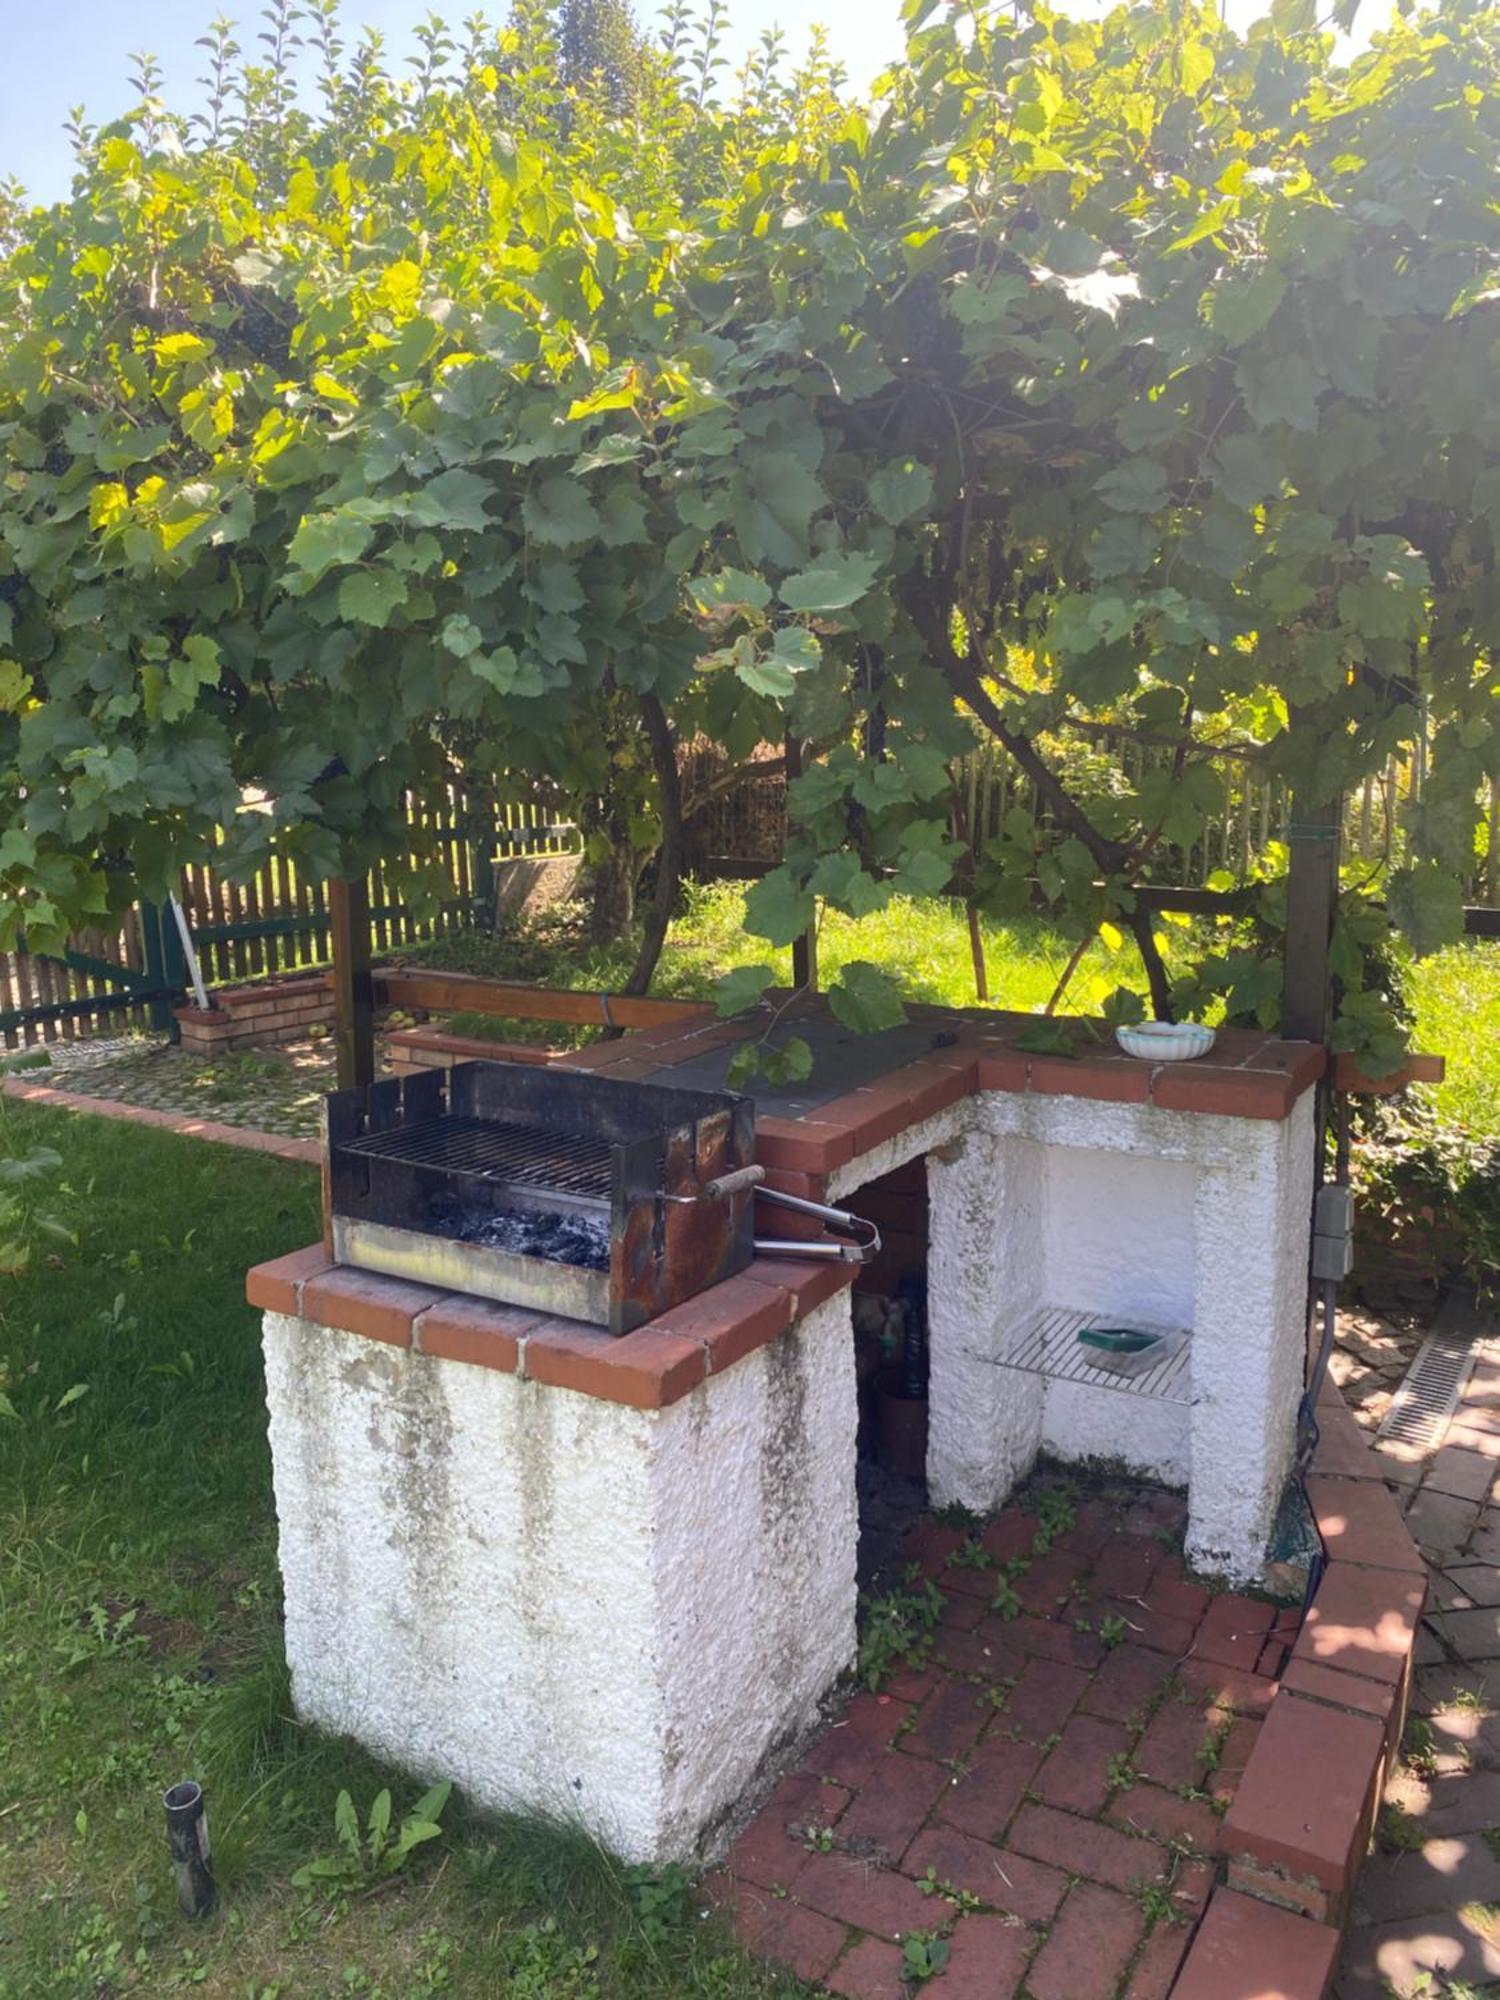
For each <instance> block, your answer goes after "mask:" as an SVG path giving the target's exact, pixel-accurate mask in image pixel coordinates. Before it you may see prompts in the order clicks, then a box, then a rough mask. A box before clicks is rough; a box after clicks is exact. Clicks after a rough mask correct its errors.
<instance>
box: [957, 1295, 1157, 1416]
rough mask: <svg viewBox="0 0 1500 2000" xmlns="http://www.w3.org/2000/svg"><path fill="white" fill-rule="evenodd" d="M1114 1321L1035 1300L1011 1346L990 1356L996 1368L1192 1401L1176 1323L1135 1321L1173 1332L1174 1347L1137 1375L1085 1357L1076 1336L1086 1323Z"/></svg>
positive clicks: (1145, 1327) (1121, 1392)
mask: <svg viewBox="0 0 1500 2000" xmlns="http://www.w3.org/2000/svg"><path fill="white" fill-rule="evenodd" d="M1115 1324H1118V1320H1117V1319H1113V1318H1111V1316H1110V1315H1109V1314H1108V1313H1091V1312H1077V1311H1075V1310H1074V1309H1073V1308H1072V1307H1070V1306H1040V1307H1038V1309H1037V1311H1036V1312H1034V1313H1033V1314H1032V1316H1031V1318H1030V1319H1028V1320H1026V1321H1024V1322H1023V1324H1022V1325H1021V1327H1020V1328H1019V1329H1018V1331H1017V1333H1016V1335H1015V1338H1014V1340H1013V1342H1012V1344H1011V1347H1010V1349H1009V1350H1008V1352H1006V1353H1005V1354H1001V1355H996V1356H995V1357H993V1359H994V1364H995V1366H996V1367H997V1368H1016V1369H1019V1370H1020V1371H1021V1372H1022V1373H1023V1374H1026V1375H1045V1376H1046V1377H1047V1378H1048V1379H1049V1380H1050V1381H1054V1382H1080V1383H1083V1384H1085V1385H1086V1386H1087V1387H1088V1388H1090V1389H1112V1390H1113V1391H1114V1392H1115V1394H1116V1395H1122V1396H1147V1397H1151V1398H1154V1399H1155V1400H1156V1401H1157V1402H1162V1403H1191V1402H1192V1400H1193V1375H1192V1366H1191V1357H1190V1353H1189V1349H1190V1347H1191V1341H1190V1339H1189V1337H1188V1335H1187V1333H1186V1331H1185V1330H1184V1329H1183V1328H1181V1327H1163V1326H1148V1325H1145V1324H1143V1323H1139V1322H1136V1321H1131V1322H1130V1324H1131V1325H1136V1324H1140V1330H1141V1331H1142V1332H1143V1333H1171V1334H1175V1335H1178V1336H1179V1337H1180V1338H1179V1344H1178V1345H1177V1347H1176V1348H1175V1351H1174V1352H1173V1353H1171V1354H1169V1355H1167V1356H1166V1357H1165V1359H1163V1360H1161V1361H1158V1362H1157V1364H1156V1366H1155V1367H1154V1368H1148V1369H1147V1370H1145V1371H1144V1373H1142V1374H1140V1375H1114V1374H1111V1373H1110V1371H1109V1370H1108V1369H1105V1368H1097V1367H1095V1366H1094V1365H1093V1364H1092V1363H1090V1362H1089V1361H1087V1360H1085V1358H1084V1355H1085V1351H1086V1350H1085V1349H1083V1348H1082V1347H1080V1346H1079V1344H1078V1341H1077V1339H1076V1338H1075V1336H1076V1335H1077V1334H1078V1333H1079V1332H1080V1331H1081V1329H1082V1328H1084V1327H1086V1326H1110V1325H1115Z"/></svg>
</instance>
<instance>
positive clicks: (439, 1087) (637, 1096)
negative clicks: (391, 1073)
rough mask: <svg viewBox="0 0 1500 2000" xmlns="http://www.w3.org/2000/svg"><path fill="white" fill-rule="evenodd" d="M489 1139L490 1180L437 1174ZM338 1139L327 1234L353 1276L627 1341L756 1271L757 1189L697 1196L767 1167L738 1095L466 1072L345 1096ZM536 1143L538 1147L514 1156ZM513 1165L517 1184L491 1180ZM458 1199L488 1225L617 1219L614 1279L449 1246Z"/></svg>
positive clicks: (428, 1075)
mask: <svg viewBox="0 0 1500 2000" xmlns="http://www.w3.org/2000/svg"><path fill="white" fill-rule="evenodd" d="M445 1126H447V1127H448V1128H449V1136H448V1137H446V1138H445V1137H444V1136H443V1134H442V1128H443V1127H445ZM481 1127H489V1128H492V1129H494V1130H495V1131H496V1132H497V1133H499V1134H503V1135H505V1136H504V1137H503V1138H501V1139H499V1140H497V1143H496V1147H495V1149H494V1150H493V1151H492V1153H491V1157H490V1164H489V1167H488V1168H487V1169H486V1168H481V1170H479V1171H472V1170H469V1169H467V1168H465V1167H458V1166H455V1165H454V1164H453V1163H452V1161H451V1160H444V1159H443V1158H441V1157H435V1155H441V1153H442V1151H443V1149H444V1148H445V1147H451V1146H452V1144H453V1141H454V1139H457V1140H459V1141H462V1140H464V1139H465V1138H467V1137H469V1136H471V1135H472V1134H473V1133H474V1132H475V1130H476V1128H481ZM326 1131H327V1207H328V1219H329V1232H330V1235H331V1238H332V1241H333V1248H334V1256H335V1258H336V1259H337V1261H338V1262H340V1263H347V1264H354V1265H357V1266H359V1267H361V1268H363V1269H366V1270H376V1271H384V1272H387V1273H389V1274H390V1275H392V1276H396V1277H405V1278H413V1279H416V1280H418V1281H420V1282H423V1283H427V1284H433V1285H437V1286H439V1287H441V1288H443V1289H446V1290H453V1291H466V1292H472V1293H475V1294H477V1295H478V1296H480V1297H484V1298H492V1299H497V1300H501V1301H504V1302H506V1303H509V1304H515V1305H522V1306H529V1307H534V1308H536V1309H539V1310H542V1311H545V1312H550V1313H556V1314H560V1315H562V1316H563V1317H566V1318H569V1319H579V1320H583V1321H586V1322H587V1323H589V1324H592V1325H596V1326H607V1327H608V1328H609V1330H610V1331H611V1332H612V1333H627V1332H629V1331H630V1330H631V1328H632V1327H635V1326H639V1325H641V1324H643V1323H644V1322H645V1321H646V1320H649V1319H653V1318H655V1317H656V1316H657V1315H658V1314H659V1313H662V1312H665V1311H667V1310H668V1309H669V1308H670V1307H672V1306H674V1305H679V1304H681V1303H682V1302H683V1301H684V1300H685V1299H689V1298H692V1297H693V1296H694V1295H695V1294H696V1293H698V1292H700V1291H703V1290H705V1289H706V1288H707V1287H708V1286H710V1285H714V1284H718V1283H719V1282H720V1281H721V1280H722V1279H724V1278H727V1277H732V1276H733V1275H734V1274H735V1273H736V1272H738V1271H742V1270H743V1269H744V1268H745V1266H746V1265H747V1264H748V1263H749V1261H750V1259H751V1257H752V1255H753V1254H754V1245H753V1237H752V1230H753V1198H752V1196H751V1194H750V1192H749V1190H748V1189H747V1190H744V1191H742V1192H741V1193H738V1194H735V1195H731V1196H730V1197H728V1198H727V1199H725V1200H721V1201H715V1200H711V1199H704V1198H702V1196H701V1190H702V1188H703V1186H704V1185H705V1184H706V1183H707V1182H708V1181H711V1180H717V1179H720V1178H721V1177H723V1176H725V1175H727V1174H732V1173H734V1172H736V1171H737V1170H738V1169H740V1168H742V1167H746V1166H749V1165H750V1164H751V1163H752V1162H753V1160H754V1157H755V1107H754V1104H753V1102H752V1100H751V1099H749V1098H746V1097H740V1096H736V1095H734V1094H733V1093H730V1092H725V1091H701V1090H684V1089H680V1088H677V1087H676V1086H671V1085H661V1084H650V1083H627V1082H624V1081H621V1080H616V1079H613V1078H610V1077H607V1076H597V1075H594V1074H592V1073H590V1072H589V1071H586V1070H573V1069H568V1068H565V1067H562V1066H556V1067H553V1066H543V1065H538V1064H530V1063H499V1062H495V1063H491V1062H472V1063H460V1064H456V1065H455V1066H454V1067H453V1068H452V1069H451V1070H428V1071H424V1072H421V1073H419V1074H417V1075H415V1076H409V1077H399V1078H398V1077H392V1078H389V1079H386V1080H385V1081H383V1082H380V1083H376V1084H372V1085H370V1086H369V1087H368V1088H365V1089H356V1090H344V1091H335V1092H334V1093H333V1095H332V1096H331V1097H329V1098H328V1100H327V1106H326ZM524 1133H531V1134H533V1135H535V1137H534V1144H533V1145H532V1146H530V1147H527V1146H524V1145H522V1146H520V1147H519V1149H518V1147H517V1140H518V1135H520V1134H524ZM518 1150H519V1161H518V1158H517V1152H518ZM559 1151H560V1152H561V1154H562V1156H563V1157H562V1158H561V1159H559V1158H558V1154H559ZM528 1152H529V1153H530V1155H531V1157H530V1158H529V1159H528V1158H527V1154H528ZM549 1155H550V1168H549V1166H548V1164H547V1163H548V1156H549ZM580 1155H581V1156H582V1157H581V1161H580ZM601 1156H602V1158H603V1159H604V1160H606V1161H607V1163H608V1178H607V1183H606V1185H605V1186H604V1188H603V1190H602V1192H601V1191H600V1184H599V1179H598V1163H599V1161H600V1159H601ZM501 1165H504V1166H505V1167H506V1168H507V1171H506V1172H504V1173H501V1172H497V1171H496V1170H495V1169H496V1168H497V1167H499V1166H501ZM580 1165H582V1166H583V1167H584V1168H586V1169H587V1171H585V1172H584V1174H583V1180H582V1186H581V1189H580V1182H579V1170H580ZM455 1194H457V1195H460V1196H461V1199H462V1200H463V1202H464V1203H465V1205H470V1206H472V1205H475V1204H476V1203H479V1204H485V1203H487V1204H489V1205H490V1207H491V1209H492V1210H493V1209H511V1210H514V1209H522V1208H525V1209H532V1210H542V1211H548V1210H553V1211H561V1210H563V1209H566V1208H573V1209H580V1208H583V1209H588V1210H590V1211H591V1212H593V1213H595V1214H599V1213H601V1212H607V1214H608V1217H609V1226H610V1266H609V1270H608V1272H600V1271H594V1270H587V1269H585V1268H583V1267H582V1266H576V1265H568V1264H562V1263H557V1262H553V1261H551V1260H548V1259H545V1258H540V1257H532V1256H523V1255H520V1254H517V1253H514V1252H510V1251H505V1250H500V1249H496V1248H494V1247H492V1246H490V1245H488V1244H480V1243H474V1242H468V1241H465V1240H462V1239H458V1238H454V1237H450V1236H441V1235H437V1234H435V1233H434V1232H433V1231H432V1230H431V1228H430V1227H429V1226H428V1218H429V1217H430V1216H431V1215H432V1213H433V1208H432V1204H433V1201H434V1199H437V1198H441V1197H444V1196H452V1195H455Z"/></svg>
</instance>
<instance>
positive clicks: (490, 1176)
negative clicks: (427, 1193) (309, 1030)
mask: <svg viewBox="0 0 1500 2000" xmlns="http://www.w3.org/2000/svg"><path fill="white" fill-rule="evenodd" d="M342 1150H343V1151H344V1152H346V1153H361V1154H365V1155H368V1156H370V1157H372V1158H375V1159H382V1160H398V1161H400V1162H401V1163H402V1164H403V1165H406V1166H411V1167H437V1168H441V1169H442V1170H443V1172H445V1173H450V1174H461V1175H464V1176H466V1177H467V1178H468V1179H471V1180H479V1181H485V1182H487V1183H489V1184H490V1185H491V1186H494V1185H505V1186H509V1187H529V1188H543V1189H545V1190H547V1191H548V1192H549V1193H552V1194H566V1195H571V1196H573V1197H574V1198H575V1199H580V1200H585V1201H604V1202H607V1201H608V1200H609V1198H610V1190H611V1185H612V1181H611V1167H612V1163H611V1158H610V1145H609V1141H608V1140H607V1139H595V1138H591V1137H589V1136H588V1135H587V1134H586V1133H583V1132H558V1131H556V1130H553V1129H551V1128H538V1127H536V1126H533V1125H506V1124H502V1123H500V1122H499V1121H498V1120H495V1119H489V1118H429V1119H423V1120H420V1121H419V1122H418V1123H416V1124H410V1125H406V1124H403V1125H389V1126H387V1127H386V1128H385V1130H384V1131H381V1132H366V1133H364V1134H363V1135H362V1136H361V1137H360V1138H358V1139H350V1140H347V1141H346V1142H345V1143H344V1146H343V1148H342Z"/></svg>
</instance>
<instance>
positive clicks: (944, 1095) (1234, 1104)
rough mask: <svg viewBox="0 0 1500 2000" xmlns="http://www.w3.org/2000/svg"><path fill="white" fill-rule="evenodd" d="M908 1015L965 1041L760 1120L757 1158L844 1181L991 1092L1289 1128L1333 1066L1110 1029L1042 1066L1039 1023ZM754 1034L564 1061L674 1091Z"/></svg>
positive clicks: (630, 1044) (683, 1038) (996, 1015)
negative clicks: (1036, 1049) (1165, 1045)
mask: <svg viewBox="0 0 1500 2000" xmlns="http://www.w3.org/2000/svg"><path fill="white" fill-rule="evenodd" d="M907 1013H908V1014H909V1015H910V1016H911V1018H912V1019H913V1020H916V1021H921V1022H929V1023H931V1025H932V1026H933V1027H934V1029H947V1030H948V1031H949V1032H951V1034H952V1035H953V1037H954V1039H953V1041H952V1042H951V1043H950V1044H948V1045H946V1046H944V1047H941V1048H936V1049H934V1050H933V1051H932V1053H931V1054H930V1055H928V1056H924V1057H923V1058H922V1059H921V1061H920V1062H914V1063H908V1064H907V1065H906V1066H905V1067H904V1068H901V1069H896V1070H892V1071H891V1072H890V1074H889V1075H888V1076H883V1077H880V1078H878V1079H877V1080H876V1081H875V1082H873V1083H869V1084H866V1085H865V1086H864V1087H863V1088H861V1089H859V1090H851V1091H849V1092H847V1093H846V1094H845V1095H844V1096H842V1097H835V1098H832V1099H831V1100H830V1101H829V1102H828V1103H827V1104H819V1105H817V1106H815V1107H814V1108H813V1109H812V1110H811V1111H810V1112H809V1113H808V1114H807V1116H806V1117H802V1118H774V1117H763V1118H760V1119H758V1120H757V1121H756V1127H755V1148H756V1158H757V1159H758V1160H759V1161H760V1162H761V1164H762V1165H763V1166H766V1167H777V1168H783V1169H786V1170H789V1171H792V1172H796V1173H804V1174H813V1175H827V1174H830V1173H833V1172H835V1171H836V1170H837V1169H838V1168H839V1167H841V1166H843V1165H844V1163H845V1162H846V1161H847V1160H851V1159H853V1158H854V1157H855V1156H856V1155H857V1154H860V1153H865V1152H868V1151H869V1150H870V1148H871V1147H872V1146H878V1145H880V1144H882V1142H883V1141H885V1140H886V1139H891V1138H894V1137H895V1136H896V1134H897V1133H898V1132H902V1131H905V1129H906V1127H907V1126H908V1125H915V1124H917V1123H918V1122H919V1121H920V1120H922V1119H924V1118H931V1117H932V1116H933V1115H934V1114H935V1113H937V1112H939V1111H944V1110H946V1109H947V1108H948V1106H949V1105H951V1104H957V1103H958V1102H959V1101H960V1099H962V1098H965V1097H971V1096H973V1095H974V1094H975V1092H976V1091H985V1090H1000V1091H1012V1092H1035V1093H1037V1094H1038V1095H1049V1096H1059V1095H1063V1096H1070V1097H1088V1098H1094V1099H1096V1100H1102V1101H1104V1102H1107V1103H1112V1104H1143V1105H1144V1104H1155V1105H1157V1106H1159V1107H1160V1108H1161V1109H1162V1110H1163V1111H1196V1112H1203V1113H1206V1114H1209V1115H1218V1116H1221V1117H1228V1118H1263V1119H1264V1118H1270V1119H1280V1118H1285V1117H1286V1116H1287V1115H1288V1114H1289V1113H1290V1111H1291V1109H1292V1106H1293V1105H1294V1104H1295V1103H1296V1101H1297V1099H1298V1098H1299V1097H1300V1096H1301V1095H1302V1093H1303V1092H1304V1091H1306V1090H1310V1089H1311V1088H1312V1086H1313V1084H1315V1083H1316V1082H1317V1080H1318V1078H1319V1077H1320V1076H1321V1075H1322V1073H1323V1066H1324V1062H1325V1060H1326V1057H1325V1052H1324V1050H1323V1049H1322V1047H1321V1046H1320V1045H1319V1044H1317V1043H1315V1042H1283V1041H1276V1040H1274V1039H1272V1038H1271V1037H1269V1036H1266V1035H1262V1034H1259V1033H1257V1032H1255V1031H1253V1030H1251V1029H1246V1028H1221V1029H1220V1030H1219V1035H1218V1039H1217V1041H1216V1042H1215V1044H1214V1047H1213V1049H1212V1050H1211V1051H1210V1057H1209V1059H1208V1060H1203V1059H1200V1060H1199V1061H1197V1062H1190V1063H1147V1062H1141V1061H1139V1060H1138V1059H1137V1058H1136V1057H1134V1056H1127V1055H1124V1054H1122V1053H1121V1052H1119V1051H1118V1050H1116V1049H1115V1047H1114V1046H1113V1037H1112V1035H1111V1032H1110V1030H1109V1029H1108V1028H1106V1027H1105V1026H1104V1025H1103V1024H1102V1023H1098V1022H1096V1023H1092V1024H1088V1025H1092V1027H1093V1028H1094V1031H1095V1032H1096V1033H1097V1034H1098V1036H1099V1038H1100V1039H1099V1043H1098V1046H1097V1048H1093V1049H1090V1051H1089V1053H1087V1054H1085V1055H1081V1056H1078V1057H1076V1058H1069V1057H1066V1056H1048V1055H1030V1054H1028V1053H1027V1052H1026V1051H1025V1050H1022V1049H1018V1048H1017V1047H1016V1046H1015V1044H1016V1042H1017V1040H1018V1039H1019V1038H1020V1037H1021V1036H1023V1035H1025V1034H1026V1032H1027V1031H1028V1030H1033V1031H1034V1030H1035V1028H1036V1026H1037V1017H1036V1015H1034V1014H1014V1013H1005V1012H1002V1011H1000V1010H999V1009H993V1010H992V1009H989V1008H986V1009H985V1010H984V1011H983V1013H982V1015H980V1014H977V1013H966V1012H963V1011H960V1010H957V1009H949V1008H943V1007H927V1006H914V1007H908V1009H907ZM791 1025H792V1026H793V1027H794V1026H795V1023H794V1022H793V1023H792V1024H791ZM744 1033H745V1024H744V1021H743V1019H740V1020H735V1021H709V1022H705V1023H701V1024H697V1025H689V1026H687V1027H678V1026H675V1025H674V1026H671V1027H665V1028H648V1029H645V1030H643V1031H642V1032H641V1033H639V1034H633V1035H628V1036H625V1037H623V1038H622V1039H621V1040H619V1041H615V1042H599V1043H596V1044H595V1045H594V1046H593V1047H592V1048H587V1049H578V1050H575V1051H573V1052H572V1053H570V1054H568V1055H566V1056H563V1057H562V1058H560V1060H561V1061H562V1062H564V1063H566V1064H567V1065H568V1066H569V1067H570V1068H574V1069H592V1070H602V1071H603V1072H605V1073H606V1074H607V1075H610V1076H618V1077H624V1078H641V1077H648V1076H649V1077H659V1078H660V1080H661V1081H662V1082H663V1083H670V1082H671V1074H670V1072H671V1068H672V1065H673V1064H674V1063H678V1062H686V1061H689V1060H690V1059H691V1058H692V1057H694V1056H696V1055H701V1054H702V1053H703V1051H704V1049H705V1048H713V1047H718V1046H722V1045H723V1044H724V1043H726V1042H732V1041H739V1040H742V1039H743V1037H744Z"/></svg>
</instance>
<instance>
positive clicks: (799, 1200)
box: [755, 1187, 880, 1264]
mask: <svg viewBox="0 0 1500 2000" xmlns="http://www.w3.org/2000/svg"><path fill="white" fill-rule="evenodd" d="M757 1197H758V1199H759V1200H761V1201H769V1202H774V1203H775V1204H776V1206H777V1207H778V1208H790V1209H793V1210H794V1211H795V1212H796V1213H797V1214H798V1215H810V1216H812V1217H813V1218H814V1219H815V1220H816V1221H818V1222H821V1223H822V1225H823V1227H824V1228H825V1229H826V1230H827V1231H828V1234H829V1236H834V1237H843V1238H844V1239H845V1240H844V1241H843V1242H837V1243H830V1242H828V1241H827V1240H826V1239H824V1240H821V1241H820V1240H818V1239H817V1238H810V1237H806V1236H792V1237H787V1238H786V1239H784V1240H783V1239H781V1238H779V1237H774V1238H773V1237H761V1236H757V1237H756V1239H755V1247H756V1249H757V1250H758V1251H759V1252H760V1254H761V1256H763V1257H820V1258H824V1259H827V1260H834V1261H837V1262H839V1263H843V1264H868V1263H871V1262H872V1261H873V1260H874V1259H875V1258H876V1257H878V1256H879V1255H880V1231H879V1230H878V1229H877V1228H876V1227H875V1225H874V1223H873V1222H869V1221H867V1220H866V1219H865V1217H864V1216H862V1215H851V1214H850V1213H849V1211H848V1210H847V1209H844V1208H829V1207H828V1206H827V1204H826V1203H825V1202H821V1201H808V1200H806V1199H805V1198H804V1197H803V1196H802V1195H800V1194H786V1193H784V1192H783V1190H782V1189H781V1188H768V1187H762V1188H759V1189H758V1190H757Z"/></svg>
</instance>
